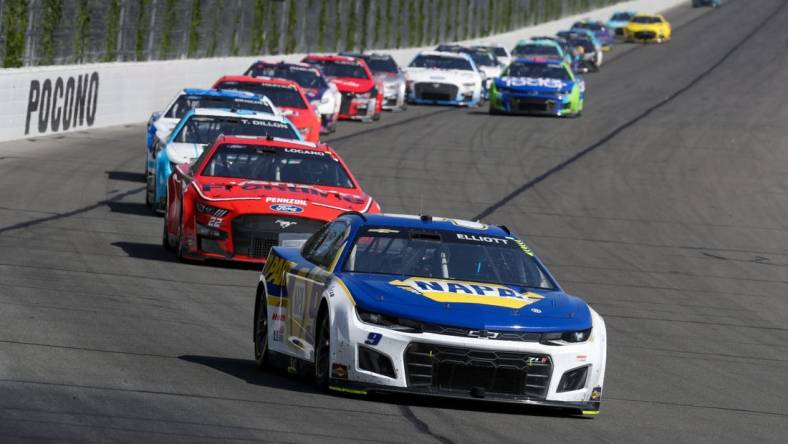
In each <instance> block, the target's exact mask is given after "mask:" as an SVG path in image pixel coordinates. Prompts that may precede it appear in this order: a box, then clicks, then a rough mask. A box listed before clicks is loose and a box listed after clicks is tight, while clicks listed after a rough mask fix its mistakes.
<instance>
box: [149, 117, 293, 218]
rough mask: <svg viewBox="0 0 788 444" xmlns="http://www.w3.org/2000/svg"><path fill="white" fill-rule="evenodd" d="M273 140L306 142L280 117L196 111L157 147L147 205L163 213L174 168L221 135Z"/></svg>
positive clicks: (194, 157)
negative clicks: (262, 137) (268, 137)
mask: <svg viewBox="0 0 788 444" xmlns="http://www.w3.org/2000/svg"><path fill="white" fill-rule="evenodd" d="M220 134H224V135H228V136H271V137H278V138H280V139H293V140H303V139H302V137H301V133H300V132H299V131H298V129H297V128H296V127H295V126H293V124H292V122H290V119H288V118H287V117H284V116H282V115H279V114H272V113H267V112H260V111H249V110H244V109H221V108H194V109H191V110H189V111H188V112H187V113H186V114H185V115H184V116H183V118H181V120H180V121H179V122H178V124H177V125H175V129H173V130H172V132H171V133H170V135H169V137H168V138H167V140H166V142H165V143H163V144H157V147H156V151H155V152H154V154H153V155H154V162H153V167H152V168H151V170H150V172H149V174H148V181H147V187H146V193H145V203H146V204H147V205H148V206H151V207H153V208H154V210H156V211H163V210H164V208H165V207H166V204H167V202H166V199H167V179H169V177H170V174H172V172H173V169H174V168H175V165H178V164H181V163H188V162H192V161H193V160H194V159H197V158H198V157H199V156H200V154H202V152H203V150H204V149H205V147H206V146H207V145H208V144H210V143H213V141H214V140H215V139H216V138H217V137H218V136H219V135H220Z"/></svg>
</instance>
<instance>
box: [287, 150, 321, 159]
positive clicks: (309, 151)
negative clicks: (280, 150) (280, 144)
mask: <svg viewBox="0 0 788 444" xmlns="http://www.w3.org/2000/svg"><path fill="white" fill-rule="evenodd" d="M284 150H285V152H286V153H293V154H305V155H309V156H321V157H323V156H325V155H326V153H324V152H323V151H315V150H302V149H299V148H285V149H284Z"/></svg>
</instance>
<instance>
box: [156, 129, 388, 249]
mask: <svg viewBox="0 0 788 444" xmlns="http://www.w3.org/2000/svg"><path fill="white" fill-rule="evenodd" d="M167 187H168V191H167V213H166V217H165V222H164V232H163V235H162V244H163V245H164V247H165V248H169V249H174V250H175V252H176V255H177V257H178V258H179V259H181V260H202V259H219V260H228V261H242V262H257V263H260V262H265V260H266V258H267V257H268V254H269V251H270V250H271V247H273V246H276V245H300V244H302V243H303V241H304V240H305V239H306V238H308V237H309V236H310V235H311V234H312V233H314V232H315V231H317V230H318V229H320V227H321V226H323V224H324V223H325V222H327V221H329V220H332V219H334V218H335V217H337V216H338V215H339V214H342V213H343V212H345V211H351V210H352V211H358V212H371V213H374V212H379V211H380V207H379V206H378V204H377V203H376V202H375V201H374V200H373V199H372V198H371V197H369V196H368V195H367V194H366V193H364V191H363V190H362V189H361V187H360V186H359V185H358V182H356V179H355V178H354V177H353V175H352V174H351V173H350V171H349V170H348V168H347V166H346V165H345V163H344V162H343V161H342V159H341V158H340V157H339V155H338V154H337V153H336V152H335V151H334V150H333V149H331V148H330V147H329V146H327V145H318V144H314V143H311V142H304V141H298V140H287V139H280V138H278V137H272V135H268V136H266V137H243V136H220V137H218V138H217V139H216V141H215V142H214V143H213V145H212V146H211V147H210V148H208V149H206V150H205V152H204V154H203V155H202V156H200V157H199V158H198V159H197V161H195V162H194V163H192V164H189V163H182V164H179V165H178V166H177V167H176V168H175V172H174V173H173V174H172V176H170V179H169V181H168V183H167Z"/></svg>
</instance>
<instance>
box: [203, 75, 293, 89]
mask: <svg viewBox="0 0 788 444" xmlns="http://www.w3.org/2000/svg"><path fill="white" fill-rule="evenodd" d="M221 82H246V83H260V84H264V83H268V84H272V85H282V86H292V87H294V88H296V89H298V88H299V86H298V83H296V82H294V81H292V80H287V79H281V78H278V77H265V76H258V77H251V76H222V77H219V80H217V81H216V82H215V83H214V85H218V84H219V83H221Z"/></svg>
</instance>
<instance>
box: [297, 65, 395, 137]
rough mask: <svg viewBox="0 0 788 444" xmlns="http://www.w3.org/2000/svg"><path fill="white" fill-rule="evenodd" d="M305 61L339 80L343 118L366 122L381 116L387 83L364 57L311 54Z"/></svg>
mask: <svg viewBox="0 0 788 444" xmlns="http://www.w3.org/2000/svg"><path fill="white" fill-rule="evenodd" d="M302 62H304V63H308V64H310V65H314V66H318V67H320V70H321V71H323V73H324V74H325V75H326V76H328V78H329V79H331V81H333V82H334V83H336V85H337V88H338V89H339V92H341V93H342V105H341V107H340V109H339V118H340V119H348V120H361V121H364V122H370V121H372V120H378V119H380V115H381V113H382V112H383V84H382V83H381V82H380V81H379V80H377V79H376V78H375V76H373V75H372V72H371V71H370V70H369V67H368V66H367V63H366V62H365V61H364V60H362V59H359V58H355V57H345V56H339V55H327V56H323V55H308V56H306V57H304V59H303V60H302Z"/></svg>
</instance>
